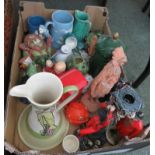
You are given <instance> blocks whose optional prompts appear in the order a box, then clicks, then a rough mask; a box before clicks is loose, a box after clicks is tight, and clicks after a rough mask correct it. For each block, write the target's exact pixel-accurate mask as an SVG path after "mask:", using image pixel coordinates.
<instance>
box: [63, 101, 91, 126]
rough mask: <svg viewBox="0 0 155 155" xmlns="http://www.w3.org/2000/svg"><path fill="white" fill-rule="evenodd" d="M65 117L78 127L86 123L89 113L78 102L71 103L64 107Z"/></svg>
mask: <svg viewBox="0 0 155 155" xmlns="http://www.w3.org/2000/svg"><path fill="white" fill-rule="evenodd" d="M65 114H66V117H67V118H68V120H69V122H70V123H72V124H75V125H80V124H83V123H85V122H87V121H88V118H89V113H88V111H87V109H86V107H85V106H84V105H83V104H82V103H80V102H72V103H70V104H69V105H68V106H67V107H66V111H65Z"/></svg>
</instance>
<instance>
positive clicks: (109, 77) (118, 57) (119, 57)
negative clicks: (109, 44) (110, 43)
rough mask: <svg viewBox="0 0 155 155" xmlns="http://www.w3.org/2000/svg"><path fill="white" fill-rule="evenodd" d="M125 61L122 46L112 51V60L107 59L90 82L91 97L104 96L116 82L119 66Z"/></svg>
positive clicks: (119, 73)
mask: <svg viewBox="0 0 155 155" xmlns="http://www.w3.org/2000/svg"><path fill="white" fill-rule="evenodd" d="M126 62H127V58H126V55H125V53H124V50H123V48H122V47H118V48H116V49H115V50H114V51H113V55H112V60H111V61H109V62H108V63H107V64H106V65H105V66H104V68H103V69H102V71H101V72H100V73H99V74H98V75H97V76H96V77H95V78H94V80H93V81H92V84H91V88H90V90H91V96H92V97H93V98H98V97H104V96H105V95H106V94H108V93H109V92H110V90H111V89H112V88H113V86H114V85H115V84H116V83H117V82H118V80H119V78H120V75H121V72H122V71H121V66H122V65H123V64H124V63H126Z"/></svg>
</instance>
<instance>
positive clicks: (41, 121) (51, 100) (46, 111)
mask: <svg viewBox="0 0 155 155" xmlns="http://www.w3.org/2000/svg"><path fill="white" fill-rule="evenodd" d="M69 91H73V92H74V93H73V94H72V95H70V96H69V97H68V98H67V99H65V100H64V101H62V102H61V103H58V101H59V99H60V98H61V96H62V95H63V93H66V92H69ZM77 94H78V89H77V87H76V86H67V87H65V88H63V85H62V83H61V81H60V79H59V78H58V77H57V76H56V75H54V74H51V73H46V72H41V73H37V74H35V75H33V76H31V77H30V78H29V79H28V80H27V82H26V84H23V85H19V86H15V87H13V88H12V89H11V90H10V95H11V96H16V97H26V98H27V99H28V100H29V101H30V102H31V104H32V109H31V111H30V113H29V115H28V116H27V119H28V126H29V127H30V129H31V130H32V131H33V132H34V133H35V134H36V135H38V136H52V135H53V134H54V132H55V131H56V130H57V129H58V128H59V125H60V122H61V118H60V113H59V111H60V110H61V109H62V108H63V107H64V106H65V105H66V104H68V103H69V102H70V101H71V100H72V99H74V98H75V97H76V96H77Z"/></svg>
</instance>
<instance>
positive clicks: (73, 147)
mask: <svg viewBox="0 0 155 155" xmlns="http://www.w3.org/2000/svg"><path fill="white" fill-rule="evenodd" d="M79 145H80V144H79V140H78V138H77V137H76V136H74V135H67V136H66V137H65V138H64V139H63V142H62V146H63V149H64V150H65V151H66V152H67V153H75V152H76V151H78V149H79Z"/></svg>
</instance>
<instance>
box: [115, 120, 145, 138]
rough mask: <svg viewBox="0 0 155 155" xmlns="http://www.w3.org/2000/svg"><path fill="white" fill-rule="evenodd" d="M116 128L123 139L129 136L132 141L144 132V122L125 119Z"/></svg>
mask: <svg viewBox="0 0 155 155" xmlns="http://www.w3.org/2000/svg"><path fill="white" fill-rule="evenodd" d="M116 128H117V131H118V133H119V134H120V135H121V136H122V137H125V136H128V138H129V139H131V138H134V137H137V136H138V135H139V134H140V133H141V132H142V131H143V121H142V120H139V119H130V118H128V117H125V118H122V119H121V120H120V121H119V122H118V123H117V125H116Z"/></svg>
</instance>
